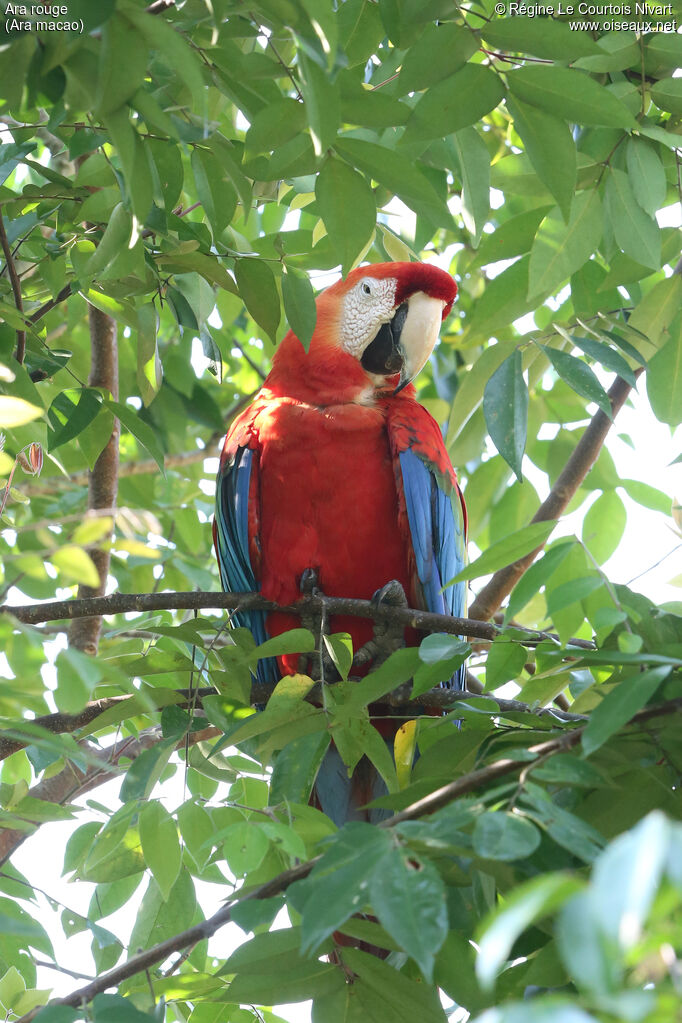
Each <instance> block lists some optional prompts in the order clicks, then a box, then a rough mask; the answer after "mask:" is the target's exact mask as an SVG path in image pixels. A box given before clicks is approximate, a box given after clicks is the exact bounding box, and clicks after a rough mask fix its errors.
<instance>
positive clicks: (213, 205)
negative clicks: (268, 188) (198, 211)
mask: <svg viewBox="0 0 682 1023" xmlns="http://www.w3.org/2000/svg"><path fill="white" fill-rule="evenodd" d="M191 164H192V174H193V175H194V183H195V185H196V188H197V195H198V196H199V201H200V202H201V205H202V206H203V209H204V213H205V214H206V219H207V220H208V222H209V224H210V225H211V232H212V234H213V239H214V241H215V240H216V239H217V238H219V236H220V235H221V234H222V232H223V231H224V229H225V228H226V227H227V225H228V224H229V223H230V221H231V220H232V217H233V216H234V212H235V210H236V208H237V192H236V190H235V188H234V187H233V185H232V182H231V181H230V177H229V175H228V173H227V171H226V169H225V167H224V166H223V164H222V163H221V162H220V160H219V158H218V157H217V156H216V155H215V154H214V153H212V152H209V151H208V150H206V149H199V148H198V147H195V148H194V149H193V150H192V157H191Z"/></svg>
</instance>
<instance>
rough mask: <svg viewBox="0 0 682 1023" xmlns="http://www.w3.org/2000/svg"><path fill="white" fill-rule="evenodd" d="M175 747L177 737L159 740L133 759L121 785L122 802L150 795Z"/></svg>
mask: <svg viewBox="0 0 682 1023" xmlns="http://www.w3.org/2000/svg"><path fill="white" fill-rule="evenodd" d="M174 748H175V739H170V740H168V741H166V742H159V743H157V744H156V746H153V747H152V748H151V749H146V750H143V751H142V753H140V755H139V756H138V757H136V758H135V760H133V762H132V764H131V765H130V767H129V768H128V770H127V772H126V776H125V778H124V779H123V784H122V785H121V793H120V796H119V798H120V800H121V802H122V803H127V802H130V801H131V800H133V799H145V798H147V797H148V796H149V794H150V793H151V791H152V789H153V788H154V786H155V785H156V783H157V781H158V780H159V778H160V777H161V774H162V772H163V770H164V768H165V766H166V764H167V763H168V761H169V759H170V756H171V753H172V752H173V750H174Z"/></svg>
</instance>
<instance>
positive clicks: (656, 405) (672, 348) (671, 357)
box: [646, 325, 682, 427]
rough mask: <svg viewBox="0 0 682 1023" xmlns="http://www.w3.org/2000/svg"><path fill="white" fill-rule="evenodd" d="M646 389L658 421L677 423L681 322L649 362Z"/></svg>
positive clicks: (680, 390) (680, 389) (681, 389)
mask: <svg viewBox="0 0 682 1023" xmlns="http://www.w3.org/2000/svg"><path fill="white" fill-rule="evenodd" d="M646 391H647V394H648V396H649V401H650V402H651V408H652V410H653V413H654V415H655V416H656V418H657V419H658V420H659V422H661V423H668V425H670V426H672V427H675V426H677V425H678V423H679V422H680V395H682V325H681V326H680V328H679V329H678V330H677V332H676V336H674V337H671V338H670V339H669V340H668V341H666V343H665V344H664V345H663V347H662V348H660V349H659V350H658V351H657V352H656V354H655V355H654V357H653V359H651V361H650V362H649V366H648V369H647V373H646Z"/></svg>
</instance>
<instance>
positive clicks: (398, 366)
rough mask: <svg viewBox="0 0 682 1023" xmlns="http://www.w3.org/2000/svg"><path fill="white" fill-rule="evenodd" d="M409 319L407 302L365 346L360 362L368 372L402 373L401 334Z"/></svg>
mask: <svg viewBox="0 0 682 1023" xmlns="http://www.w3.org/2000/svg"><path fill="white" fill-rule="evenodd" d="M406 319H407V302H403V303H402V305H399V306H398V308H397V309H396V311H395V313H394V315H393V319H391V320H390V321H389V322H388V323H384V324H382V325H381V327H380V328H379V331H378V333H377V335H376V337H375V338H374V340H373V341H370V343H369V344H368V345H367V347H366V348H365V350H364V352H363V353H362V358H361V359H360V362H361V364H362V367H363V369H365V370H367V372H368V373H376V374H378V375H379V376H393V375H394V374H395V373H400V372H401V370H402V368H403V364H404V361H405V360H404V355H403V350H402V348H401V347H400V335H401V333H402V329H403V326H404V325H405V320H406Z"/></svg>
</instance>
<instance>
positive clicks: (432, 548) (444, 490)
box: [398, 448, 466, 689]
mask: <svg viewBox="0 0 682 1023" xmlns="http://www.w3.org/2000/svg"><path fill="white" fill-rule="evenodd" d="M398 457H399V459H400V470H401V474H402V483H403V490H404V494H405V504H406V507H407V517H408V521H409V525H410V536H411V539H412V547H413V550H414V556H415V562H416V567H417V575H418V577H419V582H420V584H421V589H422V593H423V600H424V608H425V610H427V611H433V612H435V613H436V614H449V615H454V616H455V617H458V618H459V617H462V616H463V615H464V612H465V608H466V583H455V585H453V586H448V587H447V589H445V590H443V584H444V583H447V582H448V581H449V580H450V579H452V578H453V577H454V576H455V575H457V573H458V572H460V571H461V570H462V569H463V568H464V566H465V564H466V555H465V539H464V516H463V512H462V507H461V503H460V499H459V494H458V492H457V491H456V489H454V488H452V486H451V485H450V483H449V481H448V482H447V483H446V484H443V483H442V482H441V480H440V479H439V475H438V473H436V472H434V471H433V469H431V467H430V466H429V465H428V464H427V463H426V462H425V461H424V460H423V459H422V458H420V457H419V455H418V454H417V453H416V452H415V451H413V450H412V449H411V448H408V449H407V450H406V451H401V452H400V454H399V456H398ZM441 591H442V592H441ZM464 673H465V669H464V666H462V667H461V668H460V669H459V670H458V671H457V672H456V673H455V675H453V677H452V680H451V681H450V687H451V688H455V689H463V688H464Z"/></svg>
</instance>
